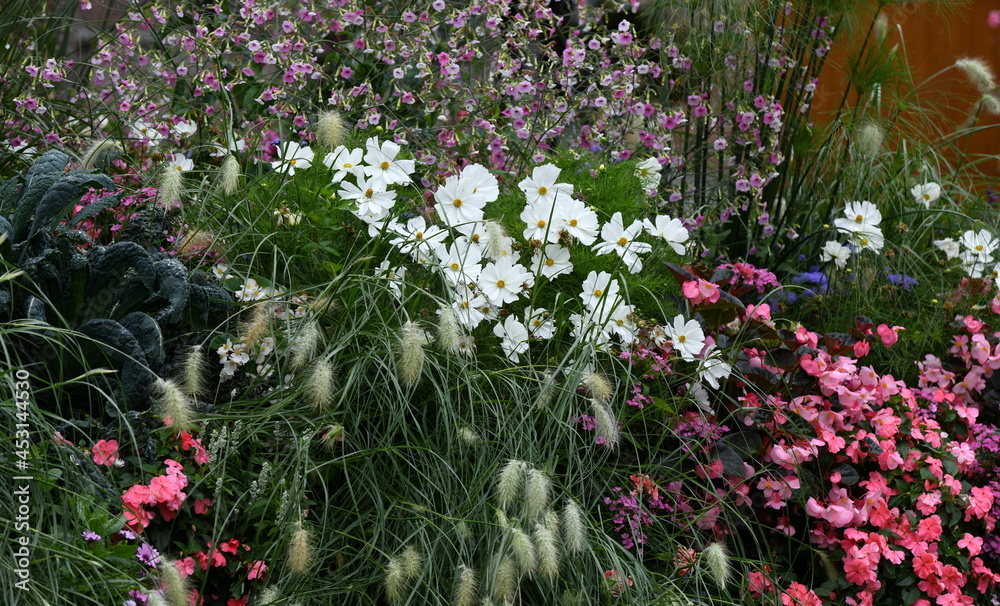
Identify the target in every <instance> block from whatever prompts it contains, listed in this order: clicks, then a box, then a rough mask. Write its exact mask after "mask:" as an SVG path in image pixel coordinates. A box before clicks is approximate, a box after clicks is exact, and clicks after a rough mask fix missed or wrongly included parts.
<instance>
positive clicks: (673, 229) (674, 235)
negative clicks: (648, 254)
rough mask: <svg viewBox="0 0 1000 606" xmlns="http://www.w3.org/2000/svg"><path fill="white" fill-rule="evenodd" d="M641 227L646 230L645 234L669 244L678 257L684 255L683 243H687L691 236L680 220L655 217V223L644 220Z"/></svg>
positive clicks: (668, 216)
mask: <svg viewBox="0 0 1000 606" xmlns="http://www.w3.org/2000/svg"><path fill="white" fill-rule="evenodd" d="M642 226H643V227H644V228H645V229H646V233H648V234H649V235H651V236H655V237H657V238H661V239H662V240H664V241H665V242H666V243H667V244H669V245H670V248H672V249H674V252H675V253H677V254H679V255H683V254H684V252H685V250H684V243H685V242H687V241H688V238H690V237H691V235H690V234H689V233H688V230H687V229H686V228H685V227H684V224H683V223H681V220H680V219H674V218H672V217H671V216H670V215H657V216H656V223H653V222H652V221H650V220H649V219H645V220H644V221H643V222H642Z"/></svg>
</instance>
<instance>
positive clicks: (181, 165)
mask: <svg viewBox="0 0 1000 606" xmlns="http://www.w3.org/2000/svg"><path fill="white" fill-rule="evenodd" d="M193 168H194V161H192V160H190V159H188V158H185V157H184V154H173V155H172V156H170V160H169V161H168V162H167V170H176V171H178V172H182V173H183V172H187V171H189V170H191V169H193Z"/></svg>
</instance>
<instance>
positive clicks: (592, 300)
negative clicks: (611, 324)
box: [580, 271, 620, 311]
mask: <svg viewBox="0 0 1000 606" xmlns="http://www.w3.org/2000/svg"><path fill="white" fill-rule="evenodd" d="M619 290H620V286H619V285H618V280H615V279H613V278H612V277H611V274H609V273H608V272H606V271H602V272H601V273H597V272H596V271H592V272H590V273H589V274H587V279H586V280H584V281H583V292H582V293H580V298H581V299H583V304H584V305H585V306H586V307H587V309H589V310H591V311H593V310H595V309H610V306H609V305H608V301H614V300H615V299H617V298H618V291H619Z"/></svg>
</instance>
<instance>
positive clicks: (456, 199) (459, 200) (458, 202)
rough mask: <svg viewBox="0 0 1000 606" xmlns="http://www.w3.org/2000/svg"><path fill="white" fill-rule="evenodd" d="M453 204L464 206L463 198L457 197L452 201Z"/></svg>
mask: <svg viewBox="0 0 1000 606" xmlns="http://www.w3.org/2000/svg"><path fill="white" fill-rule="evenodd" d="M452 204H454V205H455V208H458V207H460V206H462V199H461V198H455V201H454V202H452Z"/></svg>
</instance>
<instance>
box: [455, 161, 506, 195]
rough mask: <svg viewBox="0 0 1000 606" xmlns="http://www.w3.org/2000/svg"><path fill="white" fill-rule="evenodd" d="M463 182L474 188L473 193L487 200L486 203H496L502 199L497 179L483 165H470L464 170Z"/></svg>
mask: <svg viewBox="0 0 1000 606" xmlns="http://www.w3.org/2000/svg"><path fill="white" fill-rule="evenodd" d="M462 181H465V182H467V183H468V184H469V186H471V187H472V193H474V194H478V195H480V196H483V197H484V198H486V202H487V203H489V202H496V200H497V198H499V197H500V185H499V183H497V178H496V177H495V176H493V174H492V173H490V171H488V170H486V167H485V166H482V165H481V164H470V165H468V166H466V167H465V168H463V169H462Z"/></svg>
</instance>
